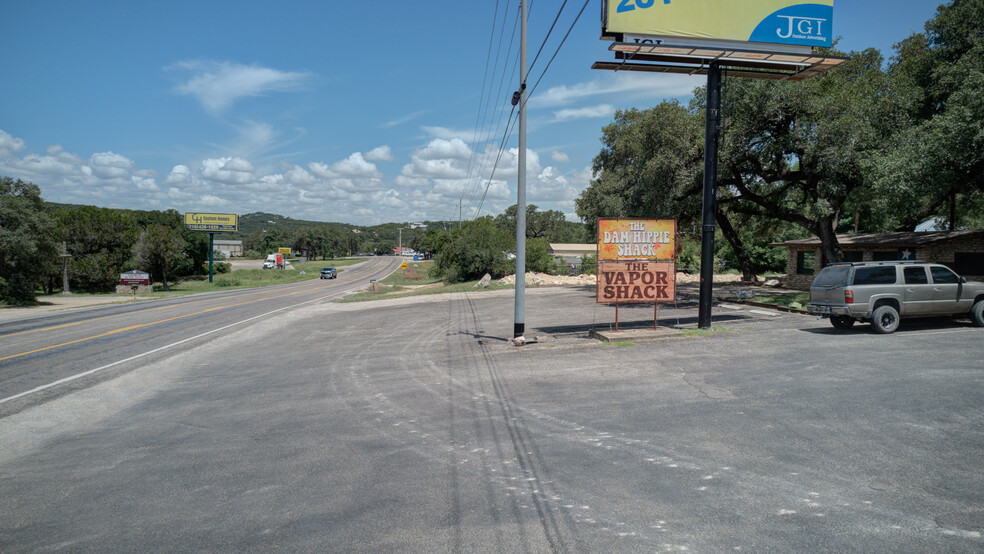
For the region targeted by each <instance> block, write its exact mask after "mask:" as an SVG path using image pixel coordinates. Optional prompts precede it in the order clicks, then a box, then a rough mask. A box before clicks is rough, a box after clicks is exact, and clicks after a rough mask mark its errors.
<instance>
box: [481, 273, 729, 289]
mask: <svg viewBox="0 0 984 554" xmlns="http://www.w3.org/2000/svg"><path fill="white" fill-rule="evenodd" d="M498 282H499V283H501V284H503V285H515V284H516V276H515V275H507V276H505V277H503V278H502V279H499V281H498ZM676 282H677V284H678V285H682V284H686V283H699V282H700V275H699V274H693V275H690V274H687V273H681V272H677V274H676ZM714 282H715V283H738V282H741V275H731V274H722V275H715V276H714ZM597 283H598V280H597V277H596V276H594V275H578V276H576V277H571V276H569V275H548V274H546V273H533V272H530V273H527V274H526V284H527V285H530V286H548V287H549V286H553V287H556V286H562V287H578V286H595V285H596V284H597Z"/></svg>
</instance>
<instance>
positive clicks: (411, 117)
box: [382, 110, 427, 128]
mask: <svg viewBox="0 0 984 554" xmlns="http://www.w3.org/2000/svg"><path fill="white" fill-rule="evenodd" d="M425 113H427V112H425V111H424V110H418V111H415V112H413V113H410V114H407V115H405V116H403V117H398V118H396V119H393V120H390V121H387V122H386V123H383V125H382V126H383V127H386V128H389V127H396V126H398V125H403V124H404V123H406V122H408V121H413V120H414V119H417V118H418V117H420V116H422V115H424V114H425Z"/></svg>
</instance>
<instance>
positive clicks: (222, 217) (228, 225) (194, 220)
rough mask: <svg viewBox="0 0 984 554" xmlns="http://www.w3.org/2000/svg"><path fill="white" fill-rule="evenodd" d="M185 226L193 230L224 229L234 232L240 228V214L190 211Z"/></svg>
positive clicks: (186, 216) (186, 215)
mask: <svg viewBox="0 0 984 554" xmlns="http://www.w3.org/2000/svg"><path fill="white" fill-rule="evenodd" d="M184 223H185V227H187V228H188V229H191V230H192V231H213V232H214V231H224V232H229V233H234V232H236V231H238V230H239V216H238V215H236V214H206V213H200V212H189V213H186V214H185V220H184Z"/></svg>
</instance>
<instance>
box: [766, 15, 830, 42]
mask: <svg viewBox="0 0 984 554" xmlns="http://www.w3.org/2000/svg"><path fill="white" fill-rule="evenodd" d="M779 17H782V18H784V19H787V20H789V24H788V25H783V26H782V27H780V28H778V29H776V35H778V36H779V38H790V37H795V38H806V37H811V38H813V37H816V38H820V37H822V36H823V29H822V26H823V22H824V21H826V19H822V18H819V17H800V16H795V15H780V16H779ZM784 31H785V34H784V33H783V32H784Z"/></svg>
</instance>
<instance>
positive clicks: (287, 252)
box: [277, 248, 290, 256]
mask: <svg viewBox="0 0 984 554" xmlns="http://www.w3.org/2000/svg"><path fill="white" fill-rule="evenodd" d="M277 252H278V253H280V254H287V255H288V256H290V248H278V249H277Z"/></svg>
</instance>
